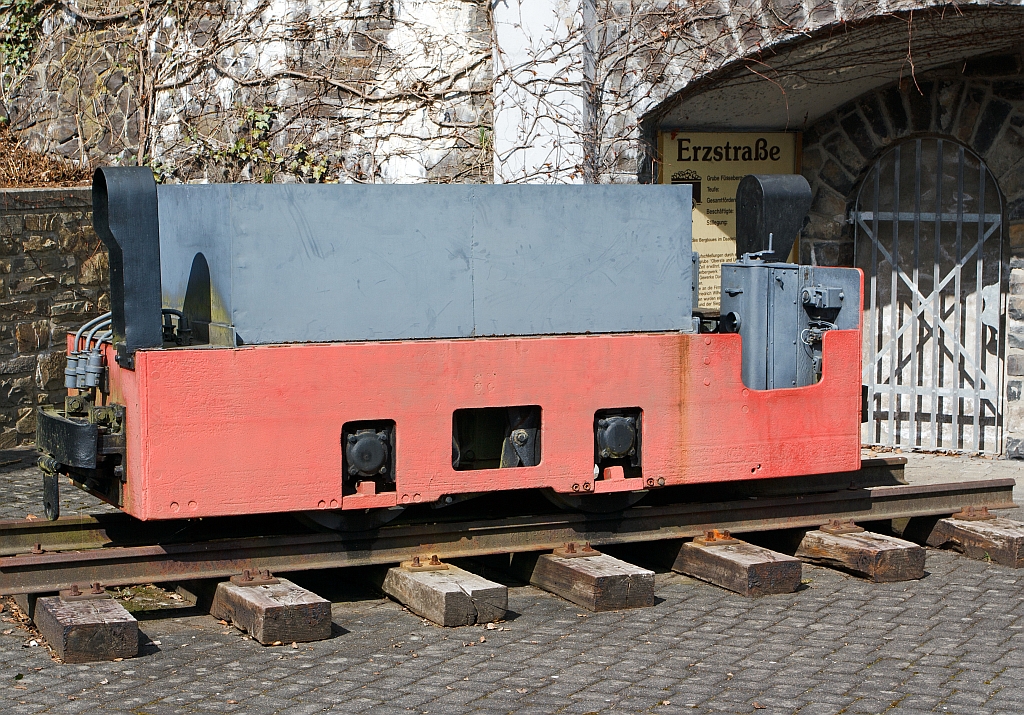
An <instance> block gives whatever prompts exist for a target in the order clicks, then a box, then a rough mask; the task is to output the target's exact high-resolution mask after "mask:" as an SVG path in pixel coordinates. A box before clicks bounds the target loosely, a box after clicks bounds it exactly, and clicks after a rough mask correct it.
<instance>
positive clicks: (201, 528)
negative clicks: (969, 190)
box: [0, 459, 1014, 595]
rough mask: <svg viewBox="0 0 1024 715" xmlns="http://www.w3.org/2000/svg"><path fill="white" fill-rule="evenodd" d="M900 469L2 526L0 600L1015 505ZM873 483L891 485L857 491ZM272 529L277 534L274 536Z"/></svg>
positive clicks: (884, 466)
mask: <svg viewBox="0 0 1024 715" xmlns="http://www.w3.org/2000/svg"><path fill="white" fill-rule="evenodd" d="M904 462H905V460H902V459H887V460H865V461H864V466H863V468H862V469H861V470H860V472H856V473H846V474H841V475H824V476H825V477H826V478H816V479H817V480H818V482H819V484H820V485H821V486H822V487H825V486H827V485H829V484H831V485H835V484H837V483H838V482H840V481H842V480H845V482H846V485H848V486H847V487H846V488H840V489H838V490H836V489H833V490H831V491H821V492H818V493H803V494H782V495H779V494H772V493H747V494H744V493H743V492H742V491H733V492H728V497H727V498H728V500H719V501H710V500H704V501H693V500H692V499H693V496H694V493H693V492H689V493H687V492H685V491H679V492H676V493H675V496H673V494H672V493H671V492H668V490H666V493H664V494H657V495H651V496H653V497H656V498H654V499H651V500H650V501H651V502H652V503H651V504H650V505H646V506H637V507H633V508H631V509H628V510H626V511H622V512H616V513H611V514H592V513H591V514H581V513H567V512H554V511H550V510H549V511H548V512H546V513H529V514H522V513H520V514H506V515H505V516H500V515H498V516H491V517H489V518H480V516H479V512H477V515H476V516H471V512H466V513H462V514H460V513H459V512H458V510H454V511H453V512H450V515H447V514H446V512H445V511H444V510H442V511H438V512H436V513H435V514H434V515H429V514H428V515H425V516H421V517H420V518H418V519H416V518H414V519H412V520H410V521H407V522H405V523H399V524H396V525H389V526H385V527H382V528H379V529H375V530H373V531H366V532H348V533H344V534H342V533H310V532H309V531H308V530H304V529H302V528H301V525H300V524H298V522H297V521H295V520H293V519H290V518H281V519H272V520H270V521H268V520H267V519H263V520H256V519H254V518H249V519H247V520H220V519H208V520H203V521H201V522H192V523H191V525H190V523H188V522H182V523H178V522H175V523H172V524H167V523H162V524H148V523H145V522H139V521H136V520H134V519H132V518H131V517H128V516H127V515H121V514H113V515H102V516H95V517H70V518H65V519H61V520H59V521H57V522H39V521H9V522H0V554H12V553H13V554H16V555H7V556H3V557H0V595H13V594H28V593H49V592H56V591H59V590H61V589H66V588H70V586H71V585H72V584H86V583H90V582H95V581H99V582H101V583H103V584H104V585H107V586H127V585H133V584H141V583H162V582H168V581H181V580H191V579H204V578H224V577H228V576H231V575H233V574H237V573H240V572H241V571H242V570H244V569H258V568H259V569H270V570H271V571H274V572H283V573H287V572H295V571H306V570H315V569H328V568H339V567H346V566H366V565H373V564H390V563H395V562H398V561H401V560H403V559H407V558H409V557H410V556H412V555H419V554H437V555H438V556H439V557H441V558H448V559H451V558H457V557H467V556H481V555H487V554H497V553H513V552H524V551H538V550H544V549H552V548H556V547H558V546H561V545H563V544H565V543H566V542H569V541H589V542H591V543H592V544H594V545H609V544H624V543H639V542H648V541H658V540H664V539H680V538H688V537H693V536H698V535H700V534H702V533H703V532H704V531H706V530H708V529H712V528H717V529H729V530H731V531H733V532H734V533H744V532H747V533H749V532H758V531H772V530H778V529H787V528H801V527H817V526H819V525H821V524H822V523H826V522H828V521H830V520H832V519H843V520H853V521H857V522H862V523H865V522H876V521H884V520H890V519H900V518H906V517H919V516H937V515H949V514H952V513H954V512H957V511H959V510H961V509H962V508H964V507H969V506H973V507H982V506H985V507H988V508H990V509H1005V508H1010V507H1013V506H1014V504H1013V500H1012V492H1013V486H1014V480H1013V479H990V480H982V481H968V482H945V483H938V484H901V483H899V482H901V481H902V479H901V475H902V468H903V463H904ZM880 477H887V478H886V479H881V478H880ZM858 479H861V480H863V481H862V482H860V483H859V482H858ZM893 481H895V482H896V483H893ZM872 482H873V483H874V484H879V483H880V482H881V483H883V484H886V485H885V486H869V485H868V486H865V485H862V484H871V483H872ZM723 491H724V490H722V489H721V487H719V493H721V492H723ZM680 497H688V499H687V500H686V501H680V500H677V499H679V498H680ZM268 524H273V525H274V526H277V527H279V528H277V529H273V528H271V529H270V530H268ZM257 529H259V531H257ZM147 539H148V540H149V541H148V543H147ZM68 549H73V550H68Z"/></svg>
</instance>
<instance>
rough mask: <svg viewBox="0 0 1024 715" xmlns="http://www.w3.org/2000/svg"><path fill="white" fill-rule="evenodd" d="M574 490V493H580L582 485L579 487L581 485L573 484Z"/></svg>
mask: <svg viewBox="0 0 1024 715" xmlns="http://www.w3.org/2000/svg"><path fill="white" fill-rule="evenodd" d="M572 490H573V491H574V492H578V491H579V490H580V485H579V484H573V485H572Z"/></svg>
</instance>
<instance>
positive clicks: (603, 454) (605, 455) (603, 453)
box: [601, 449, 612, 459]
mask: <svg viewBox="0 0 1024 715" xmlns="http://www.w3.org/2000/svg"><path fill="white" fill-rule="evenodd" d="M610 456H612V454H611V452H609V451H608V450H607V449H602V450H601V458H602V459H608V457H610Z"/></svg>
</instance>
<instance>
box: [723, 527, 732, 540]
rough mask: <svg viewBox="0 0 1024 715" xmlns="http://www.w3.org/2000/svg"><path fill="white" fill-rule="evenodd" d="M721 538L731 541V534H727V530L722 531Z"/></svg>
mask: <svg viewBox="0 0 1024 715" xmlns="http://www.w3.org/2000/svg"><path fill="white" fill-rule="evenodd" d="M721 538H723V539H731V538H732V534H730V533H729V530H728V529H722V534H721Z"/></svg>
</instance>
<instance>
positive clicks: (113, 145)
mask: <svg viewBox="0 0 1024 715" xmlns="http://www.w3.org/2000/svg"><path fill="white" fill-rule="evenodd" d="M129 5H131V4H130V3H129ZM82 7H83V8H89V9H93V10H95V8H90V5H89V3H85V4H84V5H83V6H82ZM126 7H128V6H126ZM147 7H148V6H147ZM83 11H84V10H79V9H77V7H76V6H74V5H70V4H54V5H50V4H40V5H37V6H34V9H33V12H37V13H38V17H37V19H38V21H39V25H38V27H39V30H38V33H37V35H38V36H37V37H36V38H35V40H36V42H35V46H36V55H35V57H34V58H33V62H32V63H31V64H30V66H28V67H27V68H26V69H25V71H23V72H21V73H19V74H18V75H17V76H16V77H11V78H5V80H6V81H4V82H0V87H4V88H6V89H5V90H4V91H0V116H2V115H4V114H5V113H6V114H7V115H8V117H9V119H10V122H11V126H12V128H13V130H14V132H15V133H16V134H17V135H18V136H19V137H20V138H21V139H22V140H24V141H25V142H26V143H27V145H28V146H29V148H31V149H33V150H35V151H40V152H44V153H48V154H54V155H61V156H63V157H65V158H68V159H73V160H76V161H80V162H82V163H86V164H91V165H93V166H97V165H100V164H121V165H124V164H130V165H134V164H137V163H141V164H147V165H149V166H152V167H153V169H154V171H155V172H156V173H157V174H158V176H159V177H160V178H161V180H163V181H166V182H203V181H211V182H223V181H255V182H266V181H278V182H284V181H342V182H345V181H353V182H360V183H363V182H370V183H372V182H417V181H422V182H438V183H440V182H453V181H457V182H463V183H469V182H480V181H489V180H490V176H491V171H492V170H491V147H490V136H489V128H490V124H491V117H490V114H491V47H490V19H489V7H488V3H487V2H484V1H483V0H404V1H403V2H401V3H398V2H393V1H392V0H313V1H307V0H282V1H281V2H274V3H255V4H251V3H250V4H247V3H223V4H214V5H211V4H210V3H206V2H202V0H185V1H184V2H181V3H159V4H157V5H154V6H153V7H152V8H151V9H149V10H147V11H146V12H134V11H130V10H129V11H126V12H123V13H119V14H115V15H110V16H107V17H108V19H107V20H105V21H103V22H99V23H96V22H84V21H83V18H84V17H85V16H84V15H82V14H81V13H82V12H83ZM101 14H103V13H102V12H101ZM140 36H143V37H148V38H150V40H149V43H148V45H147V47H148V48H149V52H148V53H147V52H145V51H138V48H137V47H136V46H135V44H134V43H135V38H137V37H140ZM4 70H5V67H3V66H0V78H2V77H3V75H4ZM8 85H10V86H9V88H8Z"/></svg>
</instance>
